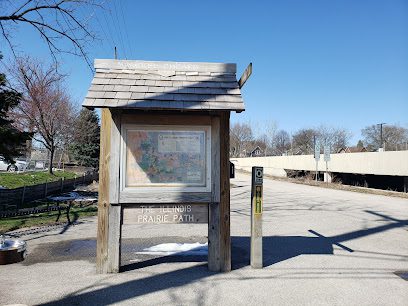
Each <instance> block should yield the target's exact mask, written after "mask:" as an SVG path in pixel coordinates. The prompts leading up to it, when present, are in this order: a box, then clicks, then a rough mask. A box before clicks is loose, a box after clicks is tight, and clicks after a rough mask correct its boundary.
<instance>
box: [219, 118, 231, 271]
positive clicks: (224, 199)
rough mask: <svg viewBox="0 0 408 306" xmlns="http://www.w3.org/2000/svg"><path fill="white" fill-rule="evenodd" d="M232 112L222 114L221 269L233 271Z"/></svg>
mask: <svg viewBox="0 0 408 306" xmlns="http://www.w3.org/2000/svg"><path fill="white" fill-rule="evenodd" d="M229 121H230V113H229V112H222V113H221V115H220V236H221V237H220V270H221V271H223V272H227V271H231V232H230V177H229V130H230V125H229Z"/></svg>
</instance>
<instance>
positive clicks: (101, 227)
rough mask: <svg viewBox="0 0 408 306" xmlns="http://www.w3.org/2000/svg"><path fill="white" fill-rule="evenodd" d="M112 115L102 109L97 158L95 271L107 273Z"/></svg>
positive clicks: (107, 110)
mask: <svg viewBox="0 0 408 306" xmlns="http://www.w3.org/2000/svg"><path fill="white" fill-rule="evenodd" d="M111 128H112V115H111V112H110V110H109V109H106V108H105V109H103V110H102V119H101V140H100V148H101V151H100V159H99V195H98V232H97V242H96V272H97V273H108V272H111V271H108V270H109V269H108V243H109V241H108V239H109V206H110V205H109V204H110V203H109V161H110V148H111Z"/></svg>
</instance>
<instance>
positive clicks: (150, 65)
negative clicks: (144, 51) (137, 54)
mask: <svg viewBox="0 0 408 306" xmlns="http://www.w3.org/2000/svg"><path fill="white" fill-rule="evenodd" d="M94 67H95V68H96V69H120V70H123V72H129V73H132V72H134V71H132V70H142V71H143V70H148V71H152V70H153V71H154V70H157V71H160V70H164V71H194V72H208V71H209V72H230V73H235V72H236V71H237V65H236V64H232V63H206V62H168V61H162V62H161V61H140V60H115V59H95V62H94ZM127 70H129V71H127Z"/></svg>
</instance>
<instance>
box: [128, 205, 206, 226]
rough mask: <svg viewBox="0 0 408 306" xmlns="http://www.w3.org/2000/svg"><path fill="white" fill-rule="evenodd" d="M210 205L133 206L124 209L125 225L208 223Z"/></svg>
mask: <svg viewBox="0 0 408 306" xmlns="http://www.w3.org/2000/svg"><path fill="white" fill-rule="evenodd" d="M207 222H208V204H198V203H188V204H156V205H132V206H126V207H124V208H123V224H180V223H207Z"/></svg>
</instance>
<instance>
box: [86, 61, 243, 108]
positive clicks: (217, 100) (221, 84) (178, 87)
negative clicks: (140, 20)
mask: <svg viewBox="0 0 408 306" xmlns="http://www.w3.org/2000/svg"><path fill="white" fill-rule="evenodd" d="M95 69H96V73H95V76H94V78H93V80H92V84H91V87H90V88H89V91H88V94H87V95H86V98H85V100H84V103H83V104H82V105H83V106H85V107H89V108H98V107H101V108H128V109H172V110H209V111H212V110H214V111H215V110H223V111H236V112H242V111H244V110H245V108H244V102H243V100H242V96H241V91H240V90H239V88H238V83H237V79H236V75H235V73H236V64H224V63H193V62H150V61H149V62H147V61H133V60H132V61H130V60H112V59H96V60H95Z"/></svg>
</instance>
